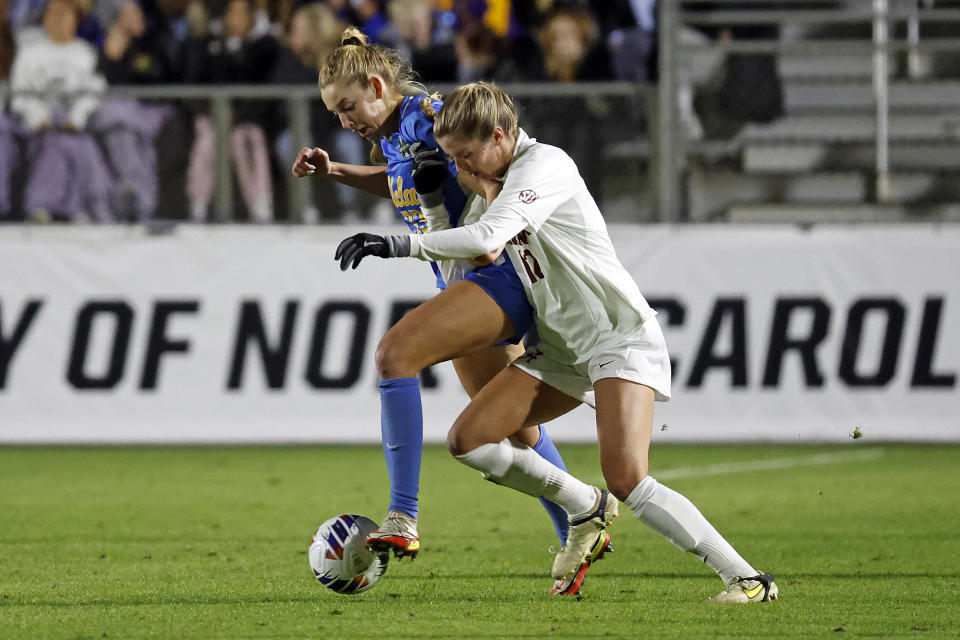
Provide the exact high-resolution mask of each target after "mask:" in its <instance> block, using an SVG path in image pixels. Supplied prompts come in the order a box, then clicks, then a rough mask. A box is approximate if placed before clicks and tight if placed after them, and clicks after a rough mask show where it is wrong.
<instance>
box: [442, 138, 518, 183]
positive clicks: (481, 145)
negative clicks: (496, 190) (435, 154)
mask: <svg viewBox="0 0 960 640" xmlns="http://www.w3.org/2000/svg"><path fill="white" fill-rule="evenodd" d="M437 143H439V145H440V146H441V147H442V148H443V151H444V153H446V154H447V155H448V156H450V157H451V158H453V161H454V163H455V164H456V165H457V171H458V172H459V173H464V172H466V173H470V174H473V175H475V176H477V177H478V178H487V179H494V178H499V177H501V176H503V174H504V173H506V172H507V167H508V166H509V165H510V160H511V159H512V157H513V144H512V141H511V140H510V139H509V138H507V137H506V136H505V135H504V133H503V129H501V128H500V127H497V128H496V129H494V131H493V135H492V136H491V137H490V138H487V139H477V138H461V137H452V136H441V137H439V138H437Z"/></svg>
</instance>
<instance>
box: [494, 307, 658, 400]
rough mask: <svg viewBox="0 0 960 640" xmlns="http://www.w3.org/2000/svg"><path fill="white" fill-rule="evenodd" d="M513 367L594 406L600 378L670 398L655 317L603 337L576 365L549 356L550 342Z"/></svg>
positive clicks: (528, 351)
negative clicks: (633, 329) (628, 331)
mask: <svg viewBox="0 0 960 640" xmlns="http://www.w3.org/2000/svg"><path fill="white" fill-rule="evenodd" d="M513 366H515V367H517V368H519V369H520V370H521V371H524V372H526V373H529V374H530V375H531V376H533V377H534V378H536V379H537V380H540V381H542V382H544V383H546V384H548V385H550V386H551V387H553V388H554V389H557V390H559V391H562V392H564V393H565V394H567V395H568V396H570V397H571V398H576V399H577V400H580V401H581V402H585V403H586V404H588V405H590V406H591V407H595V406H596V402H595V400H594V397H593V385H594V383H595V382H596V381H597V380H602V379H603V378H620V379H621V380H629V381H631V382H636V383H639V384H642V385H645V386H648V387H650V388H651V389H653V391H654V393H655V394H656V395H655V397H656V400H657V401H658V402H667V401H668V400H670V355H669V354H668V353H667V343H666V342H665V341H664V339H663V332H662V331H661V330H660V323H658V322H657V319H656V318H649V319H647V320H644V322H643V326H642V327H641V328H640V330H639V331H638V332H637V333H634V334H631V335H629V336H619V337H617V338H615V339H612V340H605V341H604V346H603V347H602V348H599V349H598V350H597V351H596V352H594V353H593V354H591V355H590V358H589V359H588V360H586V361H584V362H581V363H579V364H563V363H561V362H558V361H556V360H554V359H551V358H550V349H549V345H538V346H534V347H531V348H530V349H528V350H527V353H525V354H524V355H522V356H520V357H519V358H517V359H516V360H514V361H513Z"/></svg>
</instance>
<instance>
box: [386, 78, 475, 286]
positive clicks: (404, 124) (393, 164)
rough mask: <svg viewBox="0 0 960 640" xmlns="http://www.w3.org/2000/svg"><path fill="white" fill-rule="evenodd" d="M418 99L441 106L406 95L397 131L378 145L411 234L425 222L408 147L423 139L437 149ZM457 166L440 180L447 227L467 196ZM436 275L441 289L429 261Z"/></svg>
mask: <svg viewBox="0 0 960 640" xmlns="http://www.w3.org/2000/svg"><path fill="white" fill-rule="evenodd" d="M421 100H431V102H432V104H433V108H434V111H439V110H440V107H441V106H442V105H443V103H442V102H440V101H439V100H433V99H431V98H430V97H429V96H423V95H420V96H407V97H405V98H404V99H403V102H402V103H401V104H400V130H399V131H397V132H396V133H394V134H393V135H391V136H390V137H389V138H386V137H384V138H381V139H380V148H381V149H382V150H383V156H384V157H385V158H386V159H387V184H388V185H389V187H390V197H391V198H392V199H393V205H394V206H395V207H396V208H397V215H399V216H400V217H401V218H402V219H403V221H404V222H406V223H407V226H408V227H410V230H411V231H413V232H414V233H424V232H425V231H426V230H427V222H426V220H425V219H424V217H423V212H422V211H420V198H418V197H417V192H416V189H414V187H413V176H412V172H413V154H412V153H410V146H411V145H413V144H414V143H415V142H418V141H420V142H425V143H426V144H427V145H428V146H430V147H433V148H439V145H438V144H437V140H436V139H435V138H434V137H433V122H432V121H431V120H430V119H429V118H427V116H425V115H424V113H423V111H421V110H420V102H421ZM456 175H457V169H456V167H455V166H454V163H453V162H450V176H448V177H447V179H446V180H445V181H444V183H443V187H442V188H443V195H444V204H445V205H446V208H447V213H448V215H449V216H450V226H451V227H456V226H457V222H459V220H460V214H461V213H462V212H463V207H464V205H465V204H466V201H467V196H466V195H465V194H464V193H463V190H462V189H461V188H460V185H459V183H457V179H456V177H455V176H456ZM430 264H431V266H432V267H433V272H434V273H435V274H436V276H437V287H438V288H440V289H443V288H445V287H446V284H445V283H444V281H443V277H442V276H441V275H440V268H439V267H437V265H436V264H435V263H430Z"/></svg>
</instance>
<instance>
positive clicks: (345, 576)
mask: <svg viewBox="0 0 960 640" xmlns="http://www.w3.org/2000/svg"><path fill="white" fill-rule="evenodd" d="M376 528H377V523H375V522H374V521H373V520H371V519H370V518H366V517H364V516H358V515H352V514H347V513H345V514H343V515H339V516H336V517H333V518H330V519H329V520H327V521H326V522H324V523H323V524H322V525H320V528H318V529H317V532H316V533H315V534H313V542H312V543H311V544H310V550H309V551H308V552H307V557H308V558H309V560H310V568H311V569H313V575H314V576H315V577H316V578H317V580H319V581H320V584H322V585H323V586H325V587H326V588H327V589H333V590H334V591H336V592H337V593H361V592H363V591H366V590H367V589H369V588H370V587H372V586H373V585H375V584H377V581H378V580H379V579H380V576H382V575H383V574H384V573H385V572H386V570H387V560H388V556H387V554H382V555H378V554H376V553H374V552H372V551H370V549H368V548H367V535H368V534H370V532H372V531H375V530H376Z"/></svg>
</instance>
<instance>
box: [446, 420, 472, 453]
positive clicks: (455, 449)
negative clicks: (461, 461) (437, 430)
mask: <svg viewBox="0 0 960 640" xmlns="http://www.w3.org/2000/svg"><path fill="white" fill-rule="evenodd" d="M470 449H471V447H468V446H466V443H465V442H464V438H463V437H462V433H461V432H460V431H459V430H458V429H457V426H456V425H454V426H452V427H451V428H450V431H448V432H447V451H449V452H450V455H452V456H462V455H463V454H465V453H467V452H469V451H470Z"/></svg>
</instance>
